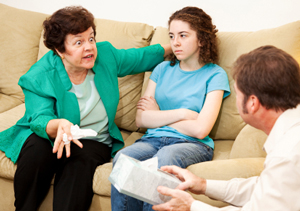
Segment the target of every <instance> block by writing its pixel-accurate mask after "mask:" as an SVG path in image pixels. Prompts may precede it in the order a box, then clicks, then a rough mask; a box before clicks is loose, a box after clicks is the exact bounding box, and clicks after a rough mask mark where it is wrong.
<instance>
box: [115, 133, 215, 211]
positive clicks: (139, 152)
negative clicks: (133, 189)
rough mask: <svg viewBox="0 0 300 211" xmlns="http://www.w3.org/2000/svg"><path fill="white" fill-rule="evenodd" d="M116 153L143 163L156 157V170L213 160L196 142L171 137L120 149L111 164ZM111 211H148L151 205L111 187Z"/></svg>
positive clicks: (146, 141) (150, 140) (205, 149)
mask: <svg viewBox="0 0 300 211" xmlns="http://www.w3.org/2000/svg"><path fill="white" fill-rule="evenodd" d="M120 153H123V154H125V155H128V156H130V157H133V158H135V159H137V160H140V161H144V160H147V159H149V158H153V157H157V158H158V167H159V168H160V167H161V166H165V165H176V166H180V167H181V168H186V167H188V166H189V165H192V164H195V163H199V162H203V161H209V160H211V159H212V157H213V150H212V148H210V147H209V146H207V145H205V144H203V143H202V142H198V141H189V140H186V139H181V138H172V137H151V138H141V139H138V140H137V141H136V142H135V143H134V144H132V145H131V146H128V147H126V148H124V149H122V150H120V151H119V152H118V153H117V154H116V156H115V158H114V160H113V165H114V164H115V163H116V161H117V160H118V157H119V156H120ZM111 207H112V211H141V210H143V211H150V210H152V205H151V204H148V203H146V202H143V201H140V200H137V199H135V198H132V197H130V196H127V195H125V194H122V193H119V191H118V190H117V189H115V187H114V186H113V185H112V186H111Z"/></svg>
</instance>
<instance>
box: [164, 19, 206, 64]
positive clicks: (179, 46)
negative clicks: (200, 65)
mask: <svg viewBox="0 0 300 211" xmlns="http://www.w3.org/2000/svg"><path fill="white" fill-rule="evenodd" d="M169 28H170V29H169V36H170V40H171V47H172V50H173V53H174V54H175V56H176V58H177V59H178V60H179V61H181V62H190V61H192V62H195V61H198V60H199V51H200V42H199V40H198V38H197V33H196V31H194V30H192V29H191V28H190V24H189V23H187V22H184V21H181V20H173V21H172V22H171V23H170V27H169Z"/></svg>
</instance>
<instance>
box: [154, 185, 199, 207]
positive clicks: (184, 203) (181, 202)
mask: <svg viewBox="0 0 300 211" xmlns="http://www.w3.org/2000/svg"><path fill="white" fill-rule="evenodd" d="M157 191H158V192H159V193H161V194H163V195H166V196H171V197H172V199H171V200H170V201H168V202H166V203H164V204H160V205H154V206H153V207H152V209H154V210H160V211H164V210H165V211H189V210H190V209H191V206H192V203H193V201H194V199H193V197H192V196H191V195H190V194H189V193H187V192H185V191H182V190H178V189H175V190H173V189H170V188H167V187H162V186H159V187H158V188H157Z"/></svg>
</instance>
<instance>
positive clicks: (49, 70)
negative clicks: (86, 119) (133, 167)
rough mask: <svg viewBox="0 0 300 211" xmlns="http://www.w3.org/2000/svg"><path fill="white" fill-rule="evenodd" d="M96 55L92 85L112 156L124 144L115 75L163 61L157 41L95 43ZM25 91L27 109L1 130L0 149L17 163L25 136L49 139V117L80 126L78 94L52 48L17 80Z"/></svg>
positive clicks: (141, 70) (122, 74) (133, 71)
mask: <svg viewBox="0 0 300 211" xmlns="http://www.w3.org/2000/svg"><path fill="white" fill-rule="evenodd" d="M96 45H97V49H98V56H97V59H96V61H95V66H94V67H93V71H94V72H95V78H94V80H95V85H96V88H97V90H98V92H99V94H100V96H101V99H102V101H103V104H104V107H105V109H106V113H107V115H108V124H109V127H108V128H109V134H110V136H111V137H112V139H113V145H112V157H113V156H114V155H115V153H116V152H117V151H118V150H119V149H121V148H122V147H123V146H124V141H123V139H122V136H121V133H120V130H119V129H118V127H117V125H116V124H115V122H114V119H115V115H116V112H117V106H118V103H119V88H118V77H122V76H126V75H132V74H137V73H141V72H145V71H149V70H152V69H153V68H154V67H155V66H156V65H157V64H158V63H160V62H162V61H163V59H164V57H163V55H164V49H163V48H162V47H161V46H160V45H152V46H148V47H144V48H137V49H134V48H132V49H128V50H124V49H122V50H118V49H115V48H114V47H113V46H112V45H111V44H110V43H109V42H99V43H97V44H96ZM19 85H20V86H21V88H22V89H23V92H24V95H25V107H26V111H25V114H24V116H23V117H22V118H21V119H20V120H19V121H18V122H17V123H16V125H14V126H12V127H10V128H9V129H7V130H5V131H3V132H1V133H0V150H1V151H4V152H5V154H6V156H7V157H8V158H10V159H11V160H12V161H13V162H14V163H16V161H17V159H18V156H19V154H20V151H21V149H22V146H23V144H24V142H25V141H26V139H27V138H28V137H29V136H30V135H31V134H32V133H36V134H37V135H38V136H40V137H42V138H45V139H48V140H49V141H50V142H51V144H52V145H53V140H51V139H50V138H49V137H48V135H47V133H46V126H47V124H48V122H49V121H50V120H52V119H57V118H64V119H67V120H69V121H70V122H72V123H73V124H77V125H79V126H80V111H79V105H78V102H77V98H76V96H75V94H74V93H72V92H69V90H70V89H71V87H72V83H71V81H70V79H69V77H68V74H67V72H66V70H65V67H64V65H63V63H62V60H61V59H60V57H59V56H57V55H56V54H54V52H53V51H50V52H48V53H47V54H46V55H45V56H44V57H43V58H41V59H40V60H39V61H38V62H36V63H35V64H34V65H33V66H32V67H31V68H30V69H29V71H28V72H27V73H26V74H25V75H23V76H22V77H21V78H20V80H19Z"/></svg>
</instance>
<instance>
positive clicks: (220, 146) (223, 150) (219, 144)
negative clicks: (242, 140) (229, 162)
mask: <svg viewBox="0 0 300 211" xmlns="http://www.w3.org/2000/svg"><path fill="white" fill-rule="evenodd" d="M214 142H215V149H214V157H213V160H225V159H228V158H229V157H230V152H231V148H232V145H233V144H234V140H214Z"/></svg>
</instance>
